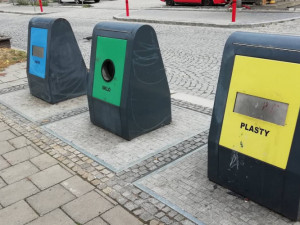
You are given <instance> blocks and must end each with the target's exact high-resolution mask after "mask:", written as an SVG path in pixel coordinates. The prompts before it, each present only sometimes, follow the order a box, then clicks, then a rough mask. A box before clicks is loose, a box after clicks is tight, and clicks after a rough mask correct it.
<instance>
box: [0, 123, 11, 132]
mask: <svg viewBox="0 0 300 225" xmlns="http://www.w3.org/2000/svg"><path fill="white" fill-rule="evenodd" d="M8 129H9V126H7V124H6V123H3V122H0V132H1V131H4V130H8Z"/></svg>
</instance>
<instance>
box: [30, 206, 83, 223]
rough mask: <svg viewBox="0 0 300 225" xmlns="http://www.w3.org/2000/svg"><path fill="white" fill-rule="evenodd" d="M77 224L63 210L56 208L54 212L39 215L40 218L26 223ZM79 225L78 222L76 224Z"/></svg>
mask: <svg viewBox="0 0 300 225" xmlns="http://www.w3.org/2000/svg"><path fill="white" fill-rule="evenodd" d="M73 224H74V225H75V224H76V223H75V222H74V221H73V220H71V219H70V217H68V216H67V215H66V214H65V213H64V212H63V211H62V210H60V209H55V210H53V211H52V212H50V213H48V214H46V215H44V216H42V217H39V218H38V219H36V220H34V221H32V222H30V223H28V224H26V225H73ZM76 225H78V224H76Z"/></svg>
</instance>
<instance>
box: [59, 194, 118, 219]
mask: <svg viewBox="0 0 300 225" xmlns="http://www.w3.org/2000/svg"><path fill="white" fill-rule="evenodd" d="M112 207H113V204H111V203H110V202H109V201H107V200H106V199H104V198H103V197H101V196H100V195H99V194H98V193H96V192H95V191H92V192H89V193H87V194H85V195H83V196H81V197H79V198H77V199H75V200H73V201H72V202H70V203H68V204H66V205H64V206H63V207H62V209H63V210H64V211H65V212H66V213H67V214H68V215H69V216H70V217H71V218H72V219H73V220H75V221H76V222H78V223H80V224H84V223H86V222H88V221H90V220H92V219H93V218H95V217H97V216H98V215H99V214H101V213H103V212H105V211H107V210H109V209H110V208H112Z"/></svg>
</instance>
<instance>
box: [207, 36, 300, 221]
mask: <svg viewBox="0 0 300 225" xmlns="http://www.w3.org/2000/svg"><path fill="white" fill-rule="evenodd" d="M236 55H241V56H249V57H255V58H262V59H270V60H277V61H282V62H291V63H296V64H300V37H294V36H283V35H273V34H256V33H247V32H235V33H233V34H232V35H231V36H230V37H229V39H228V40H227V42H226V45H225V48H224V53H223V59H222V65H221V70H220V76H219V81H218V86H217V92H216V97H215V103H214V109H213V114H212V121H211V126H210V133H209V139H208V178H209V179H210V180H211V181H213V182H216V183H218V184H220V185H222V186H224V187H226V188H228V189H231V190H233V191H235V192H237V193H239V194H241V195H242V196H245V197H247V198H249V199H250V200H252V201H254V202H257V203H259V204H261V205H263V206H266V207H267V208H269V209H272V210H274V211H275V212H278V213H280V214H282V215H284V216H285V217H287V218H289V219H291V220H299V200H300V163H299V161H300V139H299V138H297V136H299V135H300V122H299V118H298V119H297V124H296V129H295V132H294V137H293V140H292V147H291V149H290V154H289V158H288V162H287V167H286V169H281V168H278V167H276V166H273V165H271V164H268V163H266V162H263V161H260V160H257V159H255V158H252V157H249V156H247V155H244V154H242V153H239V152H237V151H234V150H232V149H228V148H226V147H224V146H221V145H220V136H221V131H222V124H223V120H224V113H225V108H226V102H227V97H228V92H229V87H230V83H231V77H232V71H233V66H234V60H235V56H236ZM249 66H251V65H249ZM287 72H288V71H287ZM262 75H263V74H262ZM299 97H300V96H298V98H299ZM233 156H234V157H235V158H237V159H238V160H239V164H238V166H233V167H232V165H231V166H230V164H231V162H232V157H233Z"/></svg>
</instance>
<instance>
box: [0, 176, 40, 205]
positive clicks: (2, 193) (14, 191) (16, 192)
mask: <svg viewBox="0 0 300 225" xmlns="http://www.w3.org/2000/svg"><path fill="white" fill-rule="evenodd" d="M37 192H39V189H38V188H37V187H36V186H35V185H34V184H32V183H31V182H30V181H29V180H27V179H26V178H25V179H23V180H20V181H18V182H15V183H13V184H10V185H7V186H5V187H3V188H1V189H0V203H1V205H3V206H4V207H6V206H8V205H10V204H12V203H15V202H17V201H20V200H23V199H24V198H26V197H28V196H31V195H33V194H35V193H37Z"/></svg>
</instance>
